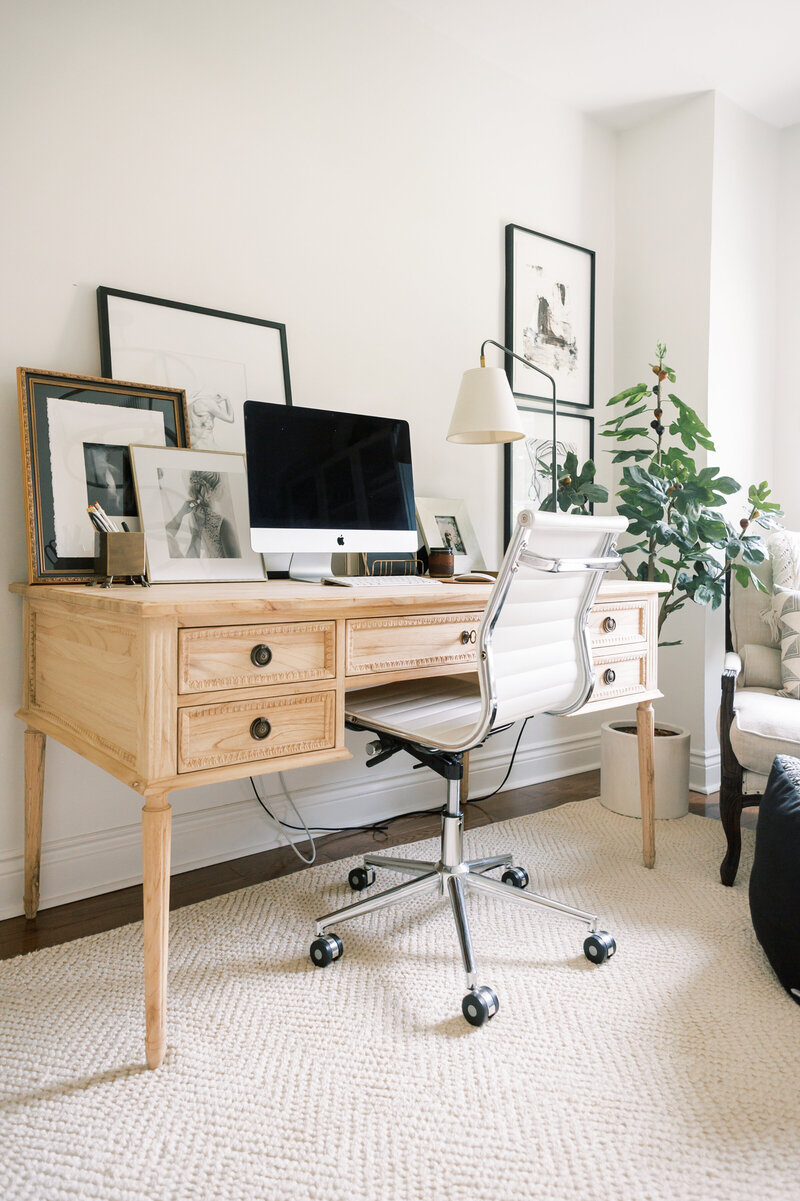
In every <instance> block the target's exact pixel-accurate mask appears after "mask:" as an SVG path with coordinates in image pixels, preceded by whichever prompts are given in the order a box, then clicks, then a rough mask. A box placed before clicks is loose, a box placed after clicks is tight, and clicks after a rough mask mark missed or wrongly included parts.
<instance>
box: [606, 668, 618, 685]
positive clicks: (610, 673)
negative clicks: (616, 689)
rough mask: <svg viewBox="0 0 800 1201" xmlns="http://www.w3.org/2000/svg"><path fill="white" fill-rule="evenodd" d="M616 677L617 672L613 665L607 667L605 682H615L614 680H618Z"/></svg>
mask: <svg viewBox="0 0 800 1201" xmlns="http://www.w3.org/2000/svg"><path fill="white" fill-rule="evenodd" d="M616 678H617V673H616V672H615V671H614V668H613V667H607V668H606V669H605V671H604V672H603V683H604V684H613V683H614V681H615V680H616Z"/></svg>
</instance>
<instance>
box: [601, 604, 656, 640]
mask: <svg viewBox="0 0 800 1201" xmlns="http://www.w3.org/2000/svg"><path fill="white" fill-rule="evenodd" d="M589 639H590V641H591V644H592V646H593V647H594V648H595V649H596V650H599V649H600V648H601V647H606V646H609V647H611V646H625V645H627V644H628V643H632V642H645V641H646V640H647V601H644V600H641V601H638V600H632V601H608V602H606V603H603V602H596V603H595V604H594V605H593V606H592V608H591V611H590V613H589Z"/></svg>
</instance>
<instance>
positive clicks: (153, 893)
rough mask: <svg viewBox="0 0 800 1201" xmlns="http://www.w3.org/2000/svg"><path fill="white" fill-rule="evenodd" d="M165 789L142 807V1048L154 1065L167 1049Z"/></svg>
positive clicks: (168, 813)
mask: <svg viewBox="0 0 800 1201" xmlns="http://www.w3.org/2000/svg"><path fill="white" fill-rule="evenodd" d="M167 796H168V794H167V793H166V792H158V793H152V794H150V795H148V796H146V797H145V804H144V808H143V809H142V870H143V884H144V887H143V902H144V1003H145V1050H146V1053H147V1064H148V1067H151V1068H157V1067H158V1066H159V1064H160V1063H161V1062H162V1060H163V1058H164V1052H165V1051H166V1049H167V958H168V951H169V870H170V841H171V833H172V809H171V808H170V806H169V804H168V802H167Z"/></svg>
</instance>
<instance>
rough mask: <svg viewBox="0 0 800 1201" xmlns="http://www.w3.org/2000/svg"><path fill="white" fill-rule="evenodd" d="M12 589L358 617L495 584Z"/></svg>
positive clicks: (135, 607)
mask: <svg viewBox="0 0 800 1201" xmlns="http://www.w3.org/2000/svg"><path fill="white" fill-rule="evenodd" d="M10 591H11V592H15V593H17V594H19V595H21V596H26V597H28V598H30V599H31V600H42V601H48V602H51V603H52V602H55V603H57V604H58V605H59V606H64V607H67V608H79V609H82V610H83V611H84V612H86V611H87V609H88V610H92V609H96V610H97V611H98V612H101V611H104V612H110V613H130V614H135V615H137V616H138V617H167V616H171V615H174V616H176V617H179V618H182V619H186V618H190V617H195V618H198V617H202V619H203V620H204V621H208V620H210V619H211V618H214V617H216V618H218V619H220V620H230V618H231V617H235V616H236V615H237V614H242V615H245V614H248V615H252V614H253V613H254V612H258V613H260V614H264V615H269V614H270V613H273V612H274V613H275V614H276V615H278V614H280V619H281V620H283V621H285V620H286V619H287V617H293V616H297V617H298V618H303V617H306V618H314V617H323V616H324V617H331V618H334V617H356V616H360V615H367V616H368V615H369V614H370V613H372V612H381V613H387V612H388V613H391V612H392V610H394V609H396V610H398V611H400V610H402V611H405V612H408V610H412V611H413V610H415V609H416V610H419V611H420V612H424V611H425V610H426V609H430V608H433V609H434V610H436V611H443V612H447V611H449V610H463V609H470V608H475V609H482V608H483V607H484V605H485V604H486V601H487V599H488V597H489V594H490V592H491V585H490V584H459V583H452V584H443V583H440V582H438V581H421V582H420V584H419V586H418V587H408V586H401V587H397V588H393V587H391V586H390V585H387V586H386V587H380V588H358V587H355V588H341V587H331V586H330V585H329V584H306V583H302V582H300V581H296V580H263V581H258V582H256V583H232V584H153V585H152V587H150V588H142V587H141V586H139V585H128V584H116V585H112V587H110V588H101V587H99V586H91V587H88V586H87V585H85V584H23V583H15V584H11V585H10ZM663 591H665V585H663V584H647V583H639V582H636V581H629V580H612V579H606V580H604V581H603V583H602V584H601V586H600V593H599V596H598V599H599V600H601V601H602V600H613V599H626V600H628V599H635V598H636V597H645V596H653V595H654V594H655V593H658V592H663Z"/></svg>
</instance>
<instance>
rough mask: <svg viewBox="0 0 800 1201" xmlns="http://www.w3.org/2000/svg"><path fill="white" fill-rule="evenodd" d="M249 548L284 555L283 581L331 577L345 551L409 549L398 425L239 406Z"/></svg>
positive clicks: (406, 460)
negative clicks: (334, 559) (287, 559)
mask: <svg viewBox="0 0 800 1201" xmlns="http://www.w3.org/2000/svg"><path fill="white" fill-rule="evenodd" d="M244 434H245V447H246V452H247V486H248V492H249V497H250V541H251V543H252V547H253V550H255V551H260V552H261V553H262V554H280V553H286V552H290V553H291V554H292V562H291V565H290V568H289V574H290V576H291V577H292V578H293V579H300V580H320V579H324V578H326V577H330V576H331V575H332V572H331V561H330V556H331V554H334V553H336V552H347V551H378V552H381V551H385V552H386V553H387V554H389V553H392V552H397V551H415V550H416V549H417V545H418V542H417V523H416V518H415V514H414V481H413V477H412V473H411V439H410V437H409V430H408V422H407V421H400V420H395V419H394V418H390V417H367V416H365V415H363V414H360V413H336V412H332V411H330V410H328V409H305V408H298V407H297V406H294V405H291V406H290V405H282V404H267V403H265V402H263V401H256V400H248V401H246V402H245V405H244Z"/></svg>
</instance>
